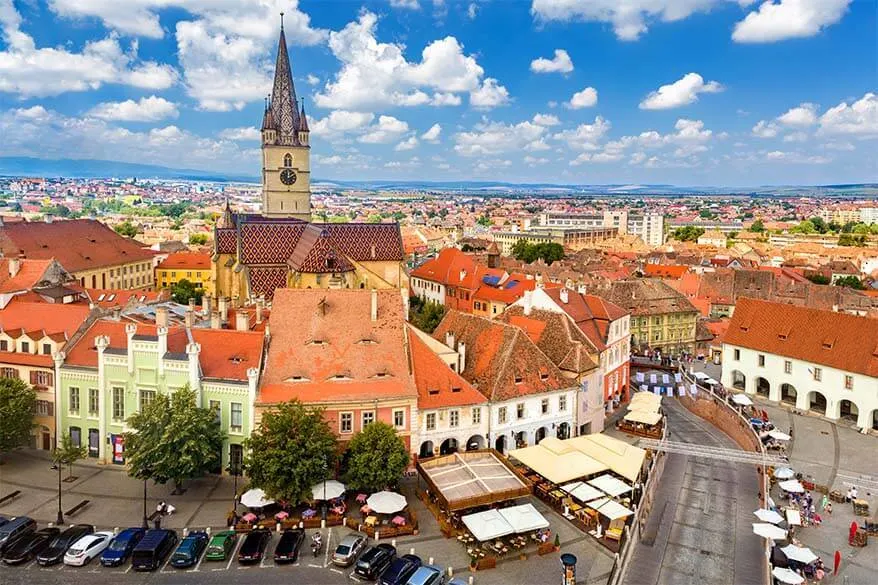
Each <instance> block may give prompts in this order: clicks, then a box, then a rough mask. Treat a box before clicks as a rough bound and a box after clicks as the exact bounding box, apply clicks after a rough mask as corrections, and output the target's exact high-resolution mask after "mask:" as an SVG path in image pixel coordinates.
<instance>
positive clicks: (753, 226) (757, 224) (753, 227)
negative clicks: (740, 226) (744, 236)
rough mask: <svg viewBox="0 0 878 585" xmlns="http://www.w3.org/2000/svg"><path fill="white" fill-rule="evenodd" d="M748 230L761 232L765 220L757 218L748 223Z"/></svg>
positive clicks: (763, 228)
mask: <svg viewBox="0 0 878 585" xmlns="http://www.w3.org/2000/svg"><path fill="white" fill-rule="evenodd" d="M749 230H750V231H751V232H755V233H757V234H759V233H762V232H764V231H765V222H763V221H762V220H761V219H757V220H756V221H754V222H753V223H751V224H750V227H749Z"/></svg>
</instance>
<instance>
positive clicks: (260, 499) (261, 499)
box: [241, 488, 274, 508]
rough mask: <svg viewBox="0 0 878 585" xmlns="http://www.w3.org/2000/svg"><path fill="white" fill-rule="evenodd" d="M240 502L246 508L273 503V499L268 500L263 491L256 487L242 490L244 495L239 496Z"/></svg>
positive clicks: (260, 506)
mask: <svg viewBox="0 0 878 585" xmlns="http://www.w3.org/2000/svg"><path fill="white" fill-rule="evenodd" d="M241 503H242V504H244V505H245V506H247V507H248V508H264V507H265V506H268V505H269V504H273V503H274V500H269V499H268V497H267V496H266V495H265V492H264V491H262V490H261V489H258V488H257V489H252V490H247V491H246V492H244V495H243V496H241Z"/></svg>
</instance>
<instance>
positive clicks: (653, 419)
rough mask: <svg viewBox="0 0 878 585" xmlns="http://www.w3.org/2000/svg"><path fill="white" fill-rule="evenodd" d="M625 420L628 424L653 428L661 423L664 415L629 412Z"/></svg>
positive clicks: (641, 411)
mask: <svg viewBox="0 0 878 585" xmlns="http://www.w3.org/2000/svg"><path fill="white" fill-rule="evenodd" d="M625 420H626V421H628V422H635V423H642V424H645V425H650V426H653V425H657V424H658V423H660V422H661V420H662V415H660V414H659V413H657V412H647V411H645V410H629V411H628V413H627V414H626V415H625Z"/></svg>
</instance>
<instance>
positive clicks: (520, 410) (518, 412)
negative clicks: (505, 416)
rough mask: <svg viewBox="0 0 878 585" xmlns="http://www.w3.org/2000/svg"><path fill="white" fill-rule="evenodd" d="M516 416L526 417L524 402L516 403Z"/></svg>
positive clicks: (519, 418)
mask: <svg viewBox="0 0 878 585" xmlns="http://www.w3.org/2000/svg"><path fill="white" fill-rule="evenodd" d="M515 416H516V417H518V420H521V419H523V418H524V402H519V403H518V404H516V405H515Z"/></svg>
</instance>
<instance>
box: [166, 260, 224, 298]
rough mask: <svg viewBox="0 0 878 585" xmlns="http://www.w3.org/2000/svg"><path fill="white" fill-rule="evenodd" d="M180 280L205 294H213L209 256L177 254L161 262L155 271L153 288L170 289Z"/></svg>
mask: <svg viewBox="0 0 878 585" xmlns="http://www.w3.org/2000/svg"><path fill="white" fill-rule="evenodd" d="M181 280H188V281H189V282H191V283H192V284H193V285H195V288H200V289H203V290H204V292H205V293H206V294H210V295H212V294H213V293H214V290H215V289H214V286H213V266H212V265H211V262H210V255H209V254H200V253H198V252H177V253H174V254H171V255H169V256H168V257H167V258H165V259H164V260H162V261H161V262H160V263H159V265H158V266H156V269H155V288H156V290H162V289H165V288H172V287H173V286H174V285H176V284H177V283H178V282H180V281H181Z"/></svg>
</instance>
